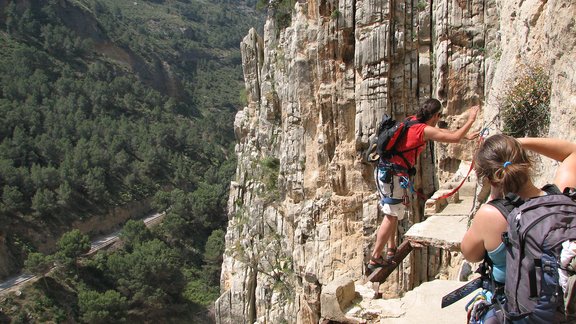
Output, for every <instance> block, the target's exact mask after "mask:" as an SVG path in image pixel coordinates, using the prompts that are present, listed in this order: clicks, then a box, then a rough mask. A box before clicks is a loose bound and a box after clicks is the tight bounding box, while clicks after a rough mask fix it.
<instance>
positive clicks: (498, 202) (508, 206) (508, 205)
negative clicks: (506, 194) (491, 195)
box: [487, 198, 516, 219]
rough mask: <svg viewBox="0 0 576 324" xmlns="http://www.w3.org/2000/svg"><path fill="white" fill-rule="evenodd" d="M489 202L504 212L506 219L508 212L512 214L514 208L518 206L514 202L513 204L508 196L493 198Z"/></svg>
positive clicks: (501, 212)
mask: <svg viewBox="0 0 576 324" xmlns="http://www.w3.org/2000/svg"><path fill="white" fill-rule="evenodd" d="M487 204H488V205H492V206H494V207H496V209H498V211H499V212H500V214H502V216H503V217H504V219H507V218H508V214H510V212H511V211H512V209H514V208H515V207H516V206H515V205H514V204H512V202H511V201H510V200H508V199H506V198H497V199H492V200H490V201H489V202H487Z"/></svg>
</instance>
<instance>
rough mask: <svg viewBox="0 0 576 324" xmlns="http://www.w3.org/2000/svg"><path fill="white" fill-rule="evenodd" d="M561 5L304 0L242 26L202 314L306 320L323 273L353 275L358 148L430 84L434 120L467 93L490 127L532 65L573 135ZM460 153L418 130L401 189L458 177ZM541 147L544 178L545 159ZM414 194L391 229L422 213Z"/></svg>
mask: <svg viewBox="0 0 576 324" xmlns="http://www.w3.org/2000/svg"><path fill="white" fill-rule="evenodd" d="M272 3H275V2H274V1H273V2H272ZM575 11H576V5H574V4H573V3H572V2H571V0H559V1H553V0H549V1H541V0H513V1H496V0H485V1H462V0H452V1H450V0H442V1H436V0H428V1H423V0H420V1H417V0H413V1H410V0H390V1H380V0H357V1H354V0H341V1H338V0H308V1H298V2H297V3H296V4H295V6H294V12H293V14H292V20H291V22H290V25H289V26H288V27H287V28H280V26H278V24H277V22H276V20H275V18H274V12H273V10H272V11H271V13H270V17H269V19H268V20H267V22H266V25H265V28H264V35H263V36H260V35H257V34H256V32H255V30H251V31H250V32H249V34H248V35H247V36H246V37H245V39H244V41H243V42H242V43H241V50H242V56H243V69H244V76H245V81H246V90H247V93H248V105H247V107H245V108H244V109H243V110H242V111H240V112H239V113H238V114H237V116H236V120H235V124H234V127H235V132H236V136H237V140H238V143H237V146H236V153H237V155H238V166H237V174H236V178H235V180H234V181H233V182H232V184H231V190H230V200H229V225H228V231H227V235H226V254H225V256H224V263H223V269H222V276H221V290H222V293H223V294H222V296H221V297H220V298H219V300H218V301H217V302H216V317H217V321H218V322H219V323H253V322H255V321H257V322H259V323H317V322H318V321H319V319H320V297H319V296H320V293H321V291H322V287H323V286H325V285H326V284H328V283H329V282H331V281H332V280H333V279H334V278H337V277H340V276H343V275H346V276H349V277H351V278H356V279H359V278H361V277H362V276H363V271H364V270H363V264H364V263H365V262H366V260H367V258H366V256H367V255H368V254H369V251H370V248H371V244H373V241H374V234H375V231H376V229H377V227H378V225H379V224H380V220H381V217H382V215H378V213H379V212H378V210H377V195H376V194H375V188H374V184H373V180H372V170H373V169H372V168H373V167H372V165H370V164H368V163H365V162H364V161H363V159H362V153H363V151H364V150H365V149H366V147H367V146H368V141H369V138H370V137H371V136H372V135H373V134H374V132H375V128H376V127H377V123H378V120H379V119H380V117H381V115H382V114H383V113H384V112H387V113H389V114H392V115H393V116H395V117H397V118H401V117H403V116H406V115H409V114H412V113H413V112H415V110H416V109H417V107H418V105H419V103H421V102H422V101H423V100H424V99H426V98H428V97H435V98H438V99H439V100H440V101H442V103H443V106H444V108H443V113H444V115H445V118H444V120H443V122H442V123H441V124H440V125H439V126H442V127H447V128H451V129H454V128H457V127H459V126H460V125H462V124H463V123H464V122H465V120H466V118H467V112H466V111H467V108H468V107H470V106H472V105H475V104H480V105H481V106H482V112H481V116H479V118H478V120H477V121H476V123H475V124H474V126H473V130H480V129H484V128H485V127H486V126H488V128H489V131H490V133H494V132H497V131H498V129H501V128H502V124H501V119H500V118H499V117H500V116H499V107H500V105H499V103H500V101H501V100H502V97H503V96H505V95H506V91H507V89H508V88H509V85H510V83H511V82H513V80H514V77H515V76H516V75H518V74H519V73H520V72H521V71H522V69H524V68H525V67H526V66H535V65H538V66H541V67H542V68H543V69H544V71H547V72H548V73H549V76H550V80H551V83H552V85H551V113H550V118H551V123H552V125H551V127H550V130H549V135H550V136H554V137H561V138H565V139H570V140H576V128H575V127H573V126H572V125H574V122H575V118H576V109H575V107H576V96H575V94H576V81H575V78H574V75H575V73H574V72H575V69H576V65H574V64H573V62H574V60H575V59H576V52H575V48H574V44H575V42H576V41H575V40H576V22H575V16H576V15H575V14H576V12H575ZM557 125H568V127H557ZM473 152H474V145H471V144H470V142H467V143H462V144H451V145H445V144H432V143H429V145H427V148H426V150H425V152H424V153H423V154H422V156H421V158H420V161H419V164H418V175H417V176H416V177H415V179H414V186H415V188H416V190H419V191H421V192H422V193H424V194H426V195H428V196H430V195H431V194H432V193H433V192H434V191H436V190H437V189H438V188H439V186H440V185H441V184H442V183H445V182H447V181H454V180H458V179H455V177H457V176H458V172H457V171H458V169H459V168H462V167H463V166H465V165H469V164H466V163H469V162H470V160H471V159H472V155H473ZM462 162H464V163H462ZM542 162H543V163H542V168H541V169H540V172H539V174H538V176H539V178H538V181H540V182H545V181H546V179H550V176H551V174H552V172H553V170H554V168H553V167H551V166H553V164H554V163H553V162H551V161H548V160H545V159H544V160H543V161H542ZM413 198H414V201H417V202H416V203H414V204H413V209H412V212H411V213H410V216H409V217H407V218H406V219H405V220H404V221H403V222H402V223H401V224H400V233H403V231H405V230H406V229H407V228H408V227H409V226H410V225H411V224H413V223H415V222H420V221H421V220H422V218H423V215H422V205H423V201H418V200H417V197H415V196H414V197H413ZM459 260H460V258H459V256H458V255H457V253H450V252H447V251H443V250H440V249H435V248H427V249H423V250H421V251H417V252H413V253H412V254H411V255H410V256H409V257H408V258H406V259H405V261H404V262H403V264H401V265H400V266H399V268H398V270H397V271H395V272H394V274H393V275H392V276H391V277H390V278H389V279H388V281H387V283H386V285H387V287H386V291H388V292H389V294H390V295H394V294H399V293H402V292H404V291H407V290H410V289H412V288H414V287H415V286H417V285H419V284H420V283H421V282H424V281H428V280H431V279H433V278H435V277H438V276H442V275H448V274H447V273H446V271H447V270H446V269H447V268H449V267H453V266H454V263H457V262H459Z"/></svg>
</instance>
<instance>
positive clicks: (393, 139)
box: [371, 114, 422, 170]
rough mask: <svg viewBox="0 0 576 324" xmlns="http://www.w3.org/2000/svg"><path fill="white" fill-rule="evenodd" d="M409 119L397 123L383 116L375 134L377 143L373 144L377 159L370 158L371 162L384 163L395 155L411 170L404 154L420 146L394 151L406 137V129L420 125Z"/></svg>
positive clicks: (416, 121)
mask: <svg viewBox="0 0 576 324" xmlns="http://www.w3.org/2000/svg"><path fill="white" fill-rule="evenodd" d="M411 119H412V118H411V117H408V118H406V119H405V120H404V121H402V122H399V121H397V120H395V119H393V118H392V117H390V116H389V115H388V114H384V116H383V117H382V121H381V122H380V125H379V126H378V133H377V135H378V137H377V142H376V143H375V144H376V145H375V146H376V154H378V157H377V158H375V157H372V158H371V160H373V161H378V160H380V161H386V160H388V159H390V158H392V157H393V156H396V155H397V156H400V157H401V158H402V159H403V160H404V163H405V164H406V165H407V166H408V169H409V170H411V169H413V166H412V165H410V163H408V160H407V159H406V157H405V156H404V153H406V152H409V151H412V150H415V149H417V148H418V147H420V146H422V145H418V146H416V147H412V148H409V149H407V150H404V151H399V150H398V149H396V145H397V144H398V143H399V142H400V141H401V140H402V139H403V138H404V137H406V133H407V132H408V129H409V128H410V127H411V126H412V125H415V124H420V122H419V121H418V120H417V119H413V120H411ZM371 147H374V144H372V145H371Z"/></svg>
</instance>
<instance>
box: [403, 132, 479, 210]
mask: <svg viewBox="0 0 576 324" xmlns="http://www.w3.org/2000/svg"><path fill="white" fill-rule="evenodd" d="M482 134H483V132H481V133H480V134H479V135H478V145H477V146H476V150H478V148H480V145H481V144H482V140H483V139H484V137H483V136H482ZM473 169H474V160H472V163H470V169H468V173H467V174H466V176H465V177H464V179H462V182H460V184H459V185H458V187H456V188H454V189H453V190H452V191H450V192H449V193H447V194H444V195H442V196H440V197H438V198H436V199H435V200H439V199H445V198H448V197H450V196H452V195H453V194H455V193H456V192H457V191H458V190H460V188H462V186H463V185H464V182H466V180H467V179H468V176H469V175H470V173H471V172H472V170H473ZM414 192H415V193H416V195H418V197H420V198H421V199H424V200H428V199H429V198H428V197H426V196H425V195H424V194H422V193H421V192H419V191H414Z"/></svg>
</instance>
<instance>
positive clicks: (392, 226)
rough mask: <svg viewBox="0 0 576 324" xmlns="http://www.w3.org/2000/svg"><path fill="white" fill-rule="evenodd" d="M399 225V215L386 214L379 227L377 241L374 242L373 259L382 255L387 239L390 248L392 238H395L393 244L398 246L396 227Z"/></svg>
mask: <svg viewBox="0 0 576 324" xmlns="http://www.w3.org/2000/svg"><path fill="white" fill-rule="evenodd" d="M397 226H398V217H396V216H390V215H386V214H385V215H384V218H383V219H382V223H381V224H380V227H379V228H378V232H377V233H376V242H375V243H374V249H373V250H372V255H371V257H372V259H378V258H380V257H382V250H383V249H384V245H385V244H386V241H388V248H390V240H392V239H393V240H394V242H393V246H394V247H396V228H397Z"/></svg>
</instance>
